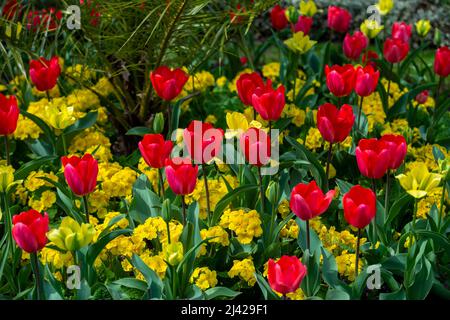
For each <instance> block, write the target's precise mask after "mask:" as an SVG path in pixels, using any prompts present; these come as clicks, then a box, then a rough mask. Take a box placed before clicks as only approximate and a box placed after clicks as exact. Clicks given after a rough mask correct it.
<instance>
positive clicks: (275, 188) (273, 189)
mask: <svg viewBox="0 0 450 320" xmlns="http://www.w3.org/2000/svg"><path fill="white" fill-rule="evenodd" d="M266 198H267V199H269V201H270V203H272V204H276V203H277V202H278V200H279V198H280V186H279V184H278V182H275V181H270V183H269V186H268V187H267V190H266Z"/></svg>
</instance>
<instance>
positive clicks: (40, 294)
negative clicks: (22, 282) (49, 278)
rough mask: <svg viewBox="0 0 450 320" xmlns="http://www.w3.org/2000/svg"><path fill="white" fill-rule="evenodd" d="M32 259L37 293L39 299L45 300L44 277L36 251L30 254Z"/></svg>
mask: <svg viewBox="0 0 450 320" xmlns="http://www.w3.org/2000/svg"><path fill="white" fill-rule="evenodd" d="M30 261H31V268H32V269H33V272H34V280H35V283H36V294H37V300H43V299H44V294H43V291H42V289H43V288H42V278H41V272H40V270H39V260H38V256H37V253H36V252H33V253H31V254H30Z"/></svg>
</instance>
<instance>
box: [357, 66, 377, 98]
mask: <svg viewBox="0 0 450 320" xmlns="http://www.w3.org/2000/svg"><path fill="white" fill-rule="evenodd" d="M379 78H380V72H379V71H378V70H377V71H375V70H374V69H373V68H372V66H371V65H367V66H365V67H364V68H362V67H358V68H357V69H356V83H355V92H356V94H357V95H358V96H360V97H367V96H369V95H371V94H372V93H373V92H374V91H375V90H376V88H377V85H378V79H379Z"/></svg>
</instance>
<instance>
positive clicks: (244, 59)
mask: <svg viewBox="0 0 450 320" xmlns="http://www.w3.org/2000/svg"><path fill="white" fill-rule="evenodd" d="M239 61H241V64H242V65H243V66H245V65H246V64H247V62H248V59H247V57H240V58H239Z"/></svg>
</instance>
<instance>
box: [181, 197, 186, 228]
mask: <svg viewBox="0 0 450 320" xmlns="http://www.w3.org/2000/svg"><path fill="white" fill-rule="evenodd" d="M181 206H182V208H183V226H186V202H185V201H184V195H182V196H181Z"/></svg>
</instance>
